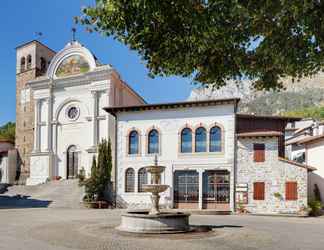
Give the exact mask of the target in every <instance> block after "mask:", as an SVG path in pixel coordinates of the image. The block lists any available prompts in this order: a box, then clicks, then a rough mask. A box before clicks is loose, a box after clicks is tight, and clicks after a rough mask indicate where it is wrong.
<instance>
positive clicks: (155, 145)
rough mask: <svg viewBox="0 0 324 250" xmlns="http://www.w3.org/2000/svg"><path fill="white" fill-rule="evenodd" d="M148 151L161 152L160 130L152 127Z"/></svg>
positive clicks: (151, 152) (150, 152)
mask: <svg viewBox="0 0 324 250" xmlns="http://www.w3.org/2000/svg"><path fill="white" fill-rule="evenodd" d="M148 153H149V154H157V153H159V132H158V131H157V130H156V129H152V130H151V131H150V132H149V134H148Z"/></svg>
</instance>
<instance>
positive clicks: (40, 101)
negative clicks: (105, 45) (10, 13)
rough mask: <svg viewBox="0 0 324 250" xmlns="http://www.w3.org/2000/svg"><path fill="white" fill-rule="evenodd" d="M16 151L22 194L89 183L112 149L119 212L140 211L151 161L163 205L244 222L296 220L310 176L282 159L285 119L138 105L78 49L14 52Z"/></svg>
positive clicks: (228, 107)
mask: <svg viewBox="0 0 324 250" xmlns="http://www.w3.org/2000/svg"><path fill="white" fill-rule="evenodd" d="M16 94H17V127H16V147H17V149H18V152H19V159H20V166H21V167H20V175H21V178H23V179H25V183H26V184H27V185H35V184H40V183H44V182H46V181H48V180H51V179H53V178H57V177H60V178H62V179H70V178H76V177H77V174H78V173H79V171H80V170H81V169H84V170H85V172H86V175H87V176H89V175H90V171H91V162H92V159H93V157H94V156H95V155H96V149H97V145H98V143H99V142H100V140H101V139H108V138H109V139H111V141H112V151H113V160H114V167H113V173H112V182H113V187H114V190H113V191H114V194H115V196H114V197H115V199H116V203H117V205H118V206H120V207H128V208H132V207H136V208H146V207H148V205H149V203H150V196H149V194H148V193H145V192H143V185H144V184H146V183H149V180H150V176H149V174H148V173H146V171H145V168H144V167H145V166H148V165H151V164H152V163H153V161H154V158H155V157H156V156H157V157H158V160H159V164H160V165H163V166H165V167H166V169H165V172H164V173H163V176H162V178H161V182H162V183H163V184H167V185H169V188H168V190H166V191H165V192H164V193H162V194H161V205H162V206H164V207H167V208H179V209H213V210H217V211H225V212H233V211H235V210H238V209H244V211H247V212H252V213H299V212H301V211H303V210H304V209H305V208H306V207H307V199H308V197H307V190H308V186H307V185H308V173H309V172H311V171H313V170H314V168H312V167H310V166H306V165H303V164H297V163H295V162H291V161H288V160H286V159H285V158H284V152H285V146H284V130H285V127H286V125H287V123H288V122H291V121H293V120H295V119H294V118H286V117H269V116H252V115H243V114H238V113H237V104H238V102H239V99H237V98H227V99H216V100H205V101H191V102H190V101H189V102H188V101H186V102H177V103H162V104H146V103H145V101H144V100H143V99H142V98H141V97H140V96H139V95H138V94H137V93H136V92H135V91H134V90H132V88H131V87H130V86H129V85H127V84H126V83H125V82H124V81H123V80H122V79H121V77H120V76H119V74H118V72H117V71H116V70H115V69H114V68H113V67H112V66H110V65H102V64H101V63H100V62H99V61H98V60H97V58H96V57H95V56H94V55H93V54H92V53H91V52H90V51H89V50H88V49H87V48H85V47H84V46H82V45H81V44H80V43H78V42H77V41H72V42H70V43H68V44H67V45H66V46H65V47H64V48H63V49H62V50H61V51H59V52H57V53H56V52H54V51H53V50H51V49H49V48H48V47H46V46H45V45H43V44H42V43H40V42H38V41H32V42H30V43H27V44H24V45H22V46H19V47H18V48H17V93H16Z"/></svg>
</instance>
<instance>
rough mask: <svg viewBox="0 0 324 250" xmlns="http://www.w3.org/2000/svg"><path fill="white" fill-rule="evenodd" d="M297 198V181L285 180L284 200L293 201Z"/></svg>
mask: <svg viewBox="0 0 324 250" xmlns="http://www.w3.org/2000/svg"><path fill="white" fill-rule="evenodd" d="M297 199H298V191H297V182H295V181H289V182H286V200H288V201H294V200H297Z"/></svg>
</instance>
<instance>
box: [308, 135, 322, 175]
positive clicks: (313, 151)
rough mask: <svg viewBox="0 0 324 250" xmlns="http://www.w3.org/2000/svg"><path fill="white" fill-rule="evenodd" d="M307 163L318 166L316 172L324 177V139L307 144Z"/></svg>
mask: <svg viewBox="0 0 324 250" xmlns="http://www.w3.org/2000/svg"><path fill="white" fill-rule="evenodd" d="M306 164H307V165H309V166H312V167H315V168H317V170H316V171H315V173H316V174H318V175H320V176H321V177H323V178H324V140H321V141H317V142H315V143H312V144H309V145H306Z"/></svg>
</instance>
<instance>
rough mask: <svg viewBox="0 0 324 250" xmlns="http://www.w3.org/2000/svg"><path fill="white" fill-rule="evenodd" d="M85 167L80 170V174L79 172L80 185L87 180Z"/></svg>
mask: <svg viewBox="0 0 324 250" xmlns="http://www.w3.org/2000/svg"><path fill="white" fill-rule="evenodd" d="M85 178H86V176H85V169H84V167H82V168H81V169H80V171H79V174H78V179H79V185H80V186H82V185H83V182H84V181H85Z"/></svg>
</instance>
